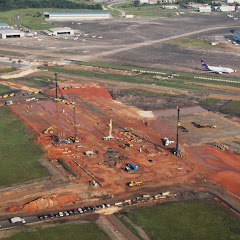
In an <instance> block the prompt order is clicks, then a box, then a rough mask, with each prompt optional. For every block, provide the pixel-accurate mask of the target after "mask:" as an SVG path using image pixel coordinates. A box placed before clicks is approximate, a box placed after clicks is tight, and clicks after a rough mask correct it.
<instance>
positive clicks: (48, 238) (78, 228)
mask: <svg viewBox="0 0 240 240" xmlns="http://www.w3.org/2000/svg"><path fill="white" fill-rule="evenodd" d="M2 240H110V238H109V237H108V236H107V235H106V234H105V233H104V232H103V230H102V229H100V228H99V227H98V226H97V225H96V224H93V223H83V224H61V225H58V226H55V227H48V228H44V229H43V228H40V227H38V228H35V229H34V230H32V231H30V230H24V231H22V232H19V233H16V234H14V235H12V236H11V237H8V238H2Z"/></svg>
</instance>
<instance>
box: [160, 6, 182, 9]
mask: <svg viewBox="0 0 240 240" xmlns="http://www.w3.org/2000/svg"><path fill="white" fill-rule="evenodd" d="M162 8H163V9H178V6H176V5H164V6H162Z"/></svg>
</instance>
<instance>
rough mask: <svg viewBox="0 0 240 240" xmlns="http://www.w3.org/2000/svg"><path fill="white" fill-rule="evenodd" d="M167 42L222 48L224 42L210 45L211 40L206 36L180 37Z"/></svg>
mask: <svg viewBox="0 0 240 240" xmlns="http://www.w3.org/2000/svg"><path fill="white" fill-rule="evenodd" d="M167 44H174V45H186V46H197V47H214V48H224V47H225V45H224V44H221V43H220V44H218V45H215V46H214V45H211V41H210V40H209V39H206V38H181V39H177V40H173V41H169V42H167Z"/></svg>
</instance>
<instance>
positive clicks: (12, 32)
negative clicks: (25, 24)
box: [0, 28, 24, 39]
mask: <svg viewBox="0 0 240 240" xmlns="http://www.w3.org/2000/svg"><path fill="white" fill-rule="evenodd" d="M18 37H19V38H21V37H24V32H22V31H20V30H17V29H12V28H5V29H0V38H1V39H6V38H18Z"/></svg>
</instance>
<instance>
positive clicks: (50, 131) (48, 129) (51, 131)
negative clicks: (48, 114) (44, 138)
mask: <svg viewBox="0 0 240 240" xmlns="http://www.w3.org/2000/svg"><path fill="white" fill-rule="evenodd" d="M43 133H45V134H48V133H53V127H49V128H47V129H46V130H44V131H43Z"/></svg>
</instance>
